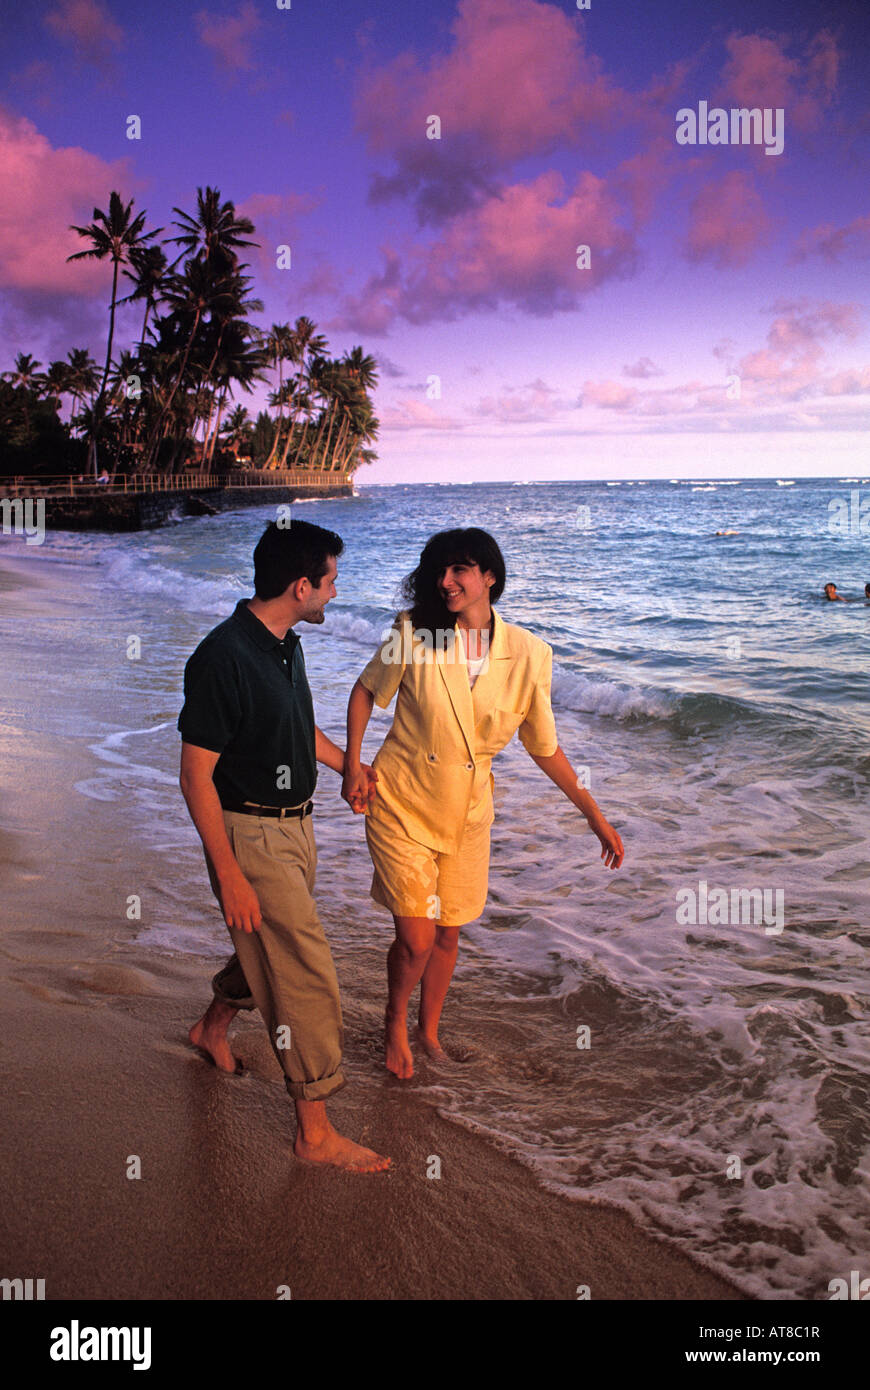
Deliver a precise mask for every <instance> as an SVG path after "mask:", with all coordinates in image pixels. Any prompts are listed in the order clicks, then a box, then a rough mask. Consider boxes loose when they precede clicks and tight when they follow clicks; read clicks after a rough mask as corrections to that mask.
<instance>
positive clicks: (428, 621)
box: [402, 526, 505, 633]
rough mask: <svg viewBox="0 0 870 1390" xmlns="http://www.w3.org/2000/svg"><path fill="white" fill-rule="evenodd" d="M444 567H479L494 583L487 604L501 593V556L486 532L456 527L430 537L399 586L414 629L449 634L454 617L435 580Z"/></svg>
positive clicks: (502, 566) (494, 601) (472, 528)
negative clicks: (447, 632)
mask: <svg viewBox="0 0 870 1390" xmlns="http://www.w3.org/2000/svg"><path fill="white" fill-rule="evenodd" d="M448 565H479V566H480V569H481V572H482V573H483V574H485V573H486V571H487V570H490V571H491V572H492V573H493V574H494V575H495V583H494V584H493V586H492V588H491V589H490V591H489V601H490V603H497V602H498V600H499V598H500V597H501V595H502V592H503V591H504V585H505V567H504V556H503V555H502V553H501V551H500V550H499V548H498V545H497V544H496V542H495V541H494V540H493V538H492V536H491V535H490V534H489V532H488V531H481V530H480V528H479V527H477V526H467V527H465V528H462V527H457V528H456V529H455V530H453V531H439V532H438V533H437V535H435V536H430V538H429V540H428V541H427V542H426V544H425V545H424V547H423V553H422V555H421V556H420V563H419V564H418V566H417V568H416V569H415V570H413V571H412V573H411V574H409V575H408V576H407V578H406V579H405V580H404V581H403V583H402V599H403V600H404V602H405V605H406V606H407V607H409V608H410V610H411V621H412V623H413V625H414V627H415V628H422V629H424V630H425V631H428V632H432V633H435V632H437V631H439V630H443V629H445V628H446V629H448V630H450V631H452V630H453V627H454V625H455V623H456V615H455V614H454V613H451V612H450V609H449V608H448V607H447V605H446V603H445V602H444V600H443V599H442V597H441V593H440V591H439V589H438V579H439V576H440V575H441V574H442V573H443V571H444V570H445V569H446V568H447V566H448Z"/></svg>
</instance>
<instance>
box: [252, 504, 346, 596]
mask: <svg viewBox="0 0 870 1390" xmlns="http://www.w3.org/2000/svg"><path fill="white" fill-rule="evenodd" d="M343 550H344V541H343V540H342V539H341V536H337V535H336V534H335V532H334V531H326V530H324V528H323V527H322V526H315V525H314V524H313V523H312V522H310V521H296V520H292V521H291V522H290V524H289V526H279V525H278V523H277V522H276V521H270V522H269V525H268V526H267V527H266V529H265V531H264V532H263V534H262V536H261V537H260V539H259V541H258V542H257V545H256V549H255V550H254V592H255V594H256V595H257V598H261V599H270V598H280V596H281V594H283V593H284V591H285V589H287V588H288V586H289V585H290V584H292V583H293V581H294V580H296V579H303V578H304V579H307V580H308V581H309V583H310V584H311V586H312V588H314V589H317V588H319V586H320V581H321V579H322V578H323V576H324V575H325V574H326V571H327V569H328V568H329V557H330V556H331V555H332V556H336V557H337V556H339V555H340V554H341V552H342V551H343Z"/></svg>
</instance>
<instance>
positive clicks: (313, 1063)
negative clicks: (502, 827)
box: [208, 811, 346, 1100]
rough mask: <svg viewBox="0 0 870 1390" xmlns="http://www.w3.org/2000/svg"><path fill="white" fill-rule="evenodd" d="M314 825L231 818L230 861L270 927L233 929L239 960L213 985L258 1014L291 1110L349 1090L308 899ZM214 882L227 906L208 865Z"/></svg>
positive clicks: (325, 954) (323, 953) (332, 977)
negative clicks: (290, 1100)
mask: <svg viewBox="0 0 870 1390" xmlns="http://www.w3.org/2000/svg"><path fill="white" fill-rule="evenodd" d="M312 819H313V818H312V817H311V816H306V817H305V819H304V820H299V819H298V818H296V817H287V818H286V819H284V820H278V819H277V818H272V817H269V816H248V815H244V814H242V813H241V812H237V811H224V825H225V826H226V830H227V836H228V837H229V841H230V844H231V846H232V850H233V854H234V855H235V857H236V860H237V861H238V865H239V868H240V869H241V871H242V873H243V874H244V875H245V878H246V879H247V880H248V882H249V883H250V884H251V887H252V888H253V889H254V892H255V893H256V894H257V897H258V899H259V902H260V909H261V911H262V914H263V924H262V926H261V928H260V930H259V931H258V932H243V931H238V930H236V929H235V928H233V927H230V928H229V933H230V936H231V937H232V942H233V946H234V947H235V952H234V954H233V955H232V956H231V957H230V959H229V961H228V962H227V964H226V965H225V966H224V968H223V970H221V971H220V972H219V973H218V974H217V975H215V977H214V980H213V981H212V987H213V989H214V992H215V997H216V998H218V999H221V1000H223V1001H224V1003H227V1004H232V1005H233V1007H234V1008H237V1009H253V1008H258V1009H259V1010H260V1013H261V1014H262V1016H263V1021H264V1022H265V1024H266V1028H267V1029H268V1032H269V1041H270V1042H271V1044H272V1048H273V1050H274V1052H275V1056H276V1057H277V1058H278V1062H279V1063H280V1066H281V1069H282V1071H283V1072H284V1084H285V1085H286V1087H287V1090H288V1092H289V1094H290V1095H291V1096H292V1097H293V1099H294V1100H326V1098H327V1096H331V1095H334V1094H335V1092H336V1091H339V1090H341V1088H342V1086H344V1085H346V1082H345V1079H344V1077H343V1075H342V1072H341V1053H342V1046H343V1042H344V1029H343V1026H342V1019H341V1003H340V1001H339V995H338V978H337V976H336V973H335V966H334V965H333V962H332V953H331V951H330V949H329V944H328V942H327V940H326V937H325V935H324V932H323V927H322V926H321V923H320V918H319V917H318V915H317V908H316V907H315V905H314V900H313V898H312V896H311V893H312V890H313V888H314V871H315V867H316V865H317V849H316V847H315V844H314V828H313V826H312ZM208 872H209V879H210V881H211V886H212V890H213V892H214V894H215V897H217V898H218V901H220V894H219V893H218V886H217V880H216V878H215V875H214V870H213V869H212V866H211V864H209V865H208Z"/></svg>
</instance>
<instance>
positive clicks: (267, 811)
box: [223, 801, 314, 820]
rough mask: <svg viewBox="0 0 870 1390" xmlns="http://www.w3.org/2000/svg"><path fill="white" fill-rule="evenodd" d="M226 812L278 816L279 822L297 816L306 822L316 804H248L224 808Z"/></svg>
mask: <svg viewBox="0 0 870 1390" xmlns="http://www.w3.org/2000/svg"><path fill="white" fill-rule="evenodd" d="M223 809H224V810H225V811H238V812H240V813H241V814H242V815H243V816H277V818H278V820H286V819H287V817H288V816H297V817H298V818H299V820H304V818H305V817H306V816H310V815H311V812H312V811H313V810H314V802H313V801H306V803H305V805H304V806H254V805H253V803H251V802H246V803H245V804H244V805H242V806H224V808H223Z"/></svg>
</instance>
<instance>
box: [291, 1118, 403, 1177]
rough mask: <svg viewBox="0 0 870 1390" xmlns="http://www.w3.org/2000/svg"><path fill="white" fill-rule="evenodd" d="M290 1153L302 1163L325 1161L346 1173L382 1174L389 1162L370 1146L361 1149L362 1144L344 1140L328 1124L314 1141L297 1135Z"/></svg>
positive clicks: (388, 1159) (341, 1135) (390, 1161)
mask: <svg viewBox="0 0 870 1390" xmlns="http://www.w3.org/2000/svg"><path fill="white" fill-rule="evenodd" d="M293 1152H294V1153H295V1155H296V1157H297V1158H301V1159H302V1160H303V1161H304V1162H306V1163H327V1164H330V1165H331V1166H332V1167H333V1168H343V1169H344V1170H345V1171H346V1172H348V1173H383V1172H384V1171H385V1170H386V1169H387V1168H389V1166H390V1164H391V1163H392V1161H393V1160H392V1159H391V1158H385V1157H384V1155H383V1154H376V1153H375V1151H374V1149H366V1148H363V1146H362V1144H355V1143H354V1142H353V1140H352V1139H346V1138H345V1136H344V1135H343V1134H339V1133H338V1131H337V1130H335V1129H333V1128H332V1125H330V1126H329V1129H328V1130H327V1131H326V1133H325V1134H324V1135H323V1138H322V1139H320V1140H318V1142H316V1143H313V1142H312V1141H311V1140H308V1139H303V1138H302V1135H301V1134H297V1135H296V1142H295V1143H294V1145H293Z"/></svg>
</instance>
